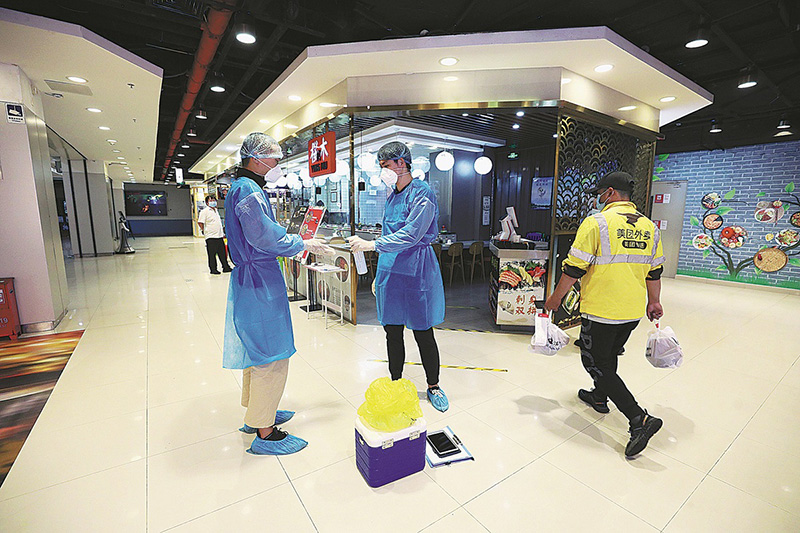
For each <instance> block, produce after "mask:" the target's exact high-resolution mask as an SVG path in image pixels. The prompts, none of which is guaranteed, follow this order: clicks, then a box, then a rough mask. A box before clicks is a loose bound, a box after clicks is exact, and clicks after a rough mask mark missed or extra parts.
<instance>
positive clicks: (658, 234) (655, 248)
mask: <svg viewBox="0 0 800 533" xmlns="http://www.w3.org/2000/svg"><path fill="white" fill-rule="evenodd" d="M660 241H661V232H660V231H658V228H657V227H655V226H653V255H652V256H651V257H650V259H651V263H652V264H653V266H656V265H655V260H656V254H657V253H658V243H659V242H660ZM662 262H663V261H662Z"/></svg>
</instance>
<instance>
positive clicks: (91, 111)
mask: <svg viewBox="0 0 800 533" xmlns="http://www.w3.org/2000/svg"><path fill="white" fill-rule="evenodd" d="M86 111H89V112H90V113H102V110H101V109H97V108H96V107H87V108H86Z"/></svg>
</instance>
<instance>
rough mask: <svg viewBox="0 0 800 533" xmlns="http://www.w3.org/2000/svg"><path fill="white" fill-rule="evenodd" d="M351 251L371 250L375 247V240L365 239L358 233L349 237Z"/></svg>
mask: <svg viewBox="0 0 800 533" xmlns="http://www.w3.org/2000/svg"><path fill="white" fill-rule="evenodd" d="M347 242H349V243H350V251H351V252H371V251H373V250H374V249H375V241H365V240H364V239H362V238H361V237H359V236H358V235H353V236H352V237H348V238H347Z"/></svg>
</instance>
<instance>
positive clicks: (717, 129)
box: [708, 120, 722, 133]
mask: <svg viewBox="0 0 800 533" xmlns="http://www.w3.org/2000/svg"><path fill="white" fill-rule="evenodd" d="M708 132H709V133H721V132H722V126H721V125H720V123H719V122H717V121H716V120H712V121H711V129H710V130H708Z"/></svg>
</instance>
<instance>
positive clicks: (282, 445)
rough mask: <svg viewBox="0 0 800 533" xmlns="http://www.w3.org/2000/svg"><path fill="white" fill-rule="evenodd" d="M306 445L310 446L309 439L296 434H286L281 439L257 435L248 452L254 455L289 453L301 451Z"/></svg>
mask: <svg viewBox="0 0 800 533" xmlns="http://www.w3.org/2000/svg"><path fill="white" fill-rule="evenodd" d="M306 446H308V442H307V441H304V440H303V439H301V438H300V437H295V436H294V435H286V437H284V438H283V439H281V440H267V439H262V438H261V437H259V436H258V435H256V438H255V439H253V443H252V444H251V445H250V448H248V450H247V453H250V454H253V455H289V454H291V453H297V452H299V451H300V450H302V449H303V448H305V447H306Z"/></svg>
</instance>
